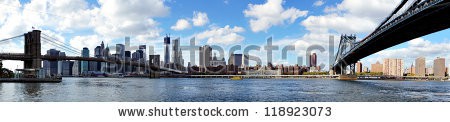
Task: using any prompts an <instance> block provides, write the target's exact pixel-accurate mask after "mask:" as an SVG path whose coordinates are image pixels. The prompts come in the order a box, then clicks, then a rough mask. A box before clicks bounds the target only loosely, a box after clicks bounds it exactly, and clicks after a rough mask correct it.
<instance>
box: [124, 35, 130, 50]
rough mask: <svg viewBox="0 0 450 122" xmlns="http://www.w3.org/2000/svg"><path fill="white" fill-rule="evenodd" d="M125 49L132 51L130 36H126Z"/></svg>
mask: <svg viewBox="0 0 450 122" xmlns="http://www.w3.org/2000/svg"><path fill="white" fill-rule="evenodd" d="M124 50H125V51H130V37H129V36H127V37H125V49H124Z"/></svg>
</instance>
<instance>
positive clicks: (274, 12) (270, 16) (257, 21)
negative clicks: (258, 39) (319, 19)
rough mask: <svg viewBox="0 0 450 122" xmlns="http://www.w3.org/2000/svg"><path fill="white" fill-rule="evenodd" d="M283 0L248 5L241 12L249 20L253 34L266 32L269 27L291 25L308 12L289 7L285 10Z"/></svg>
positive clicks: (269, 0) (270, 0)
mask: <svg viewBox="0 0 450 122" xmlns="http://www.w3.org/2000/svg"><path fill="white" fill-rule="evenodd" d="M282 3H283V0H268V1H267V2H266V3H264V4H261V5H254V4H249V5H248V8H247V9H246V10H244V11H243V13H244V15H245V17H249V18H251V19H250V21H249V23H250V27H251V29H252V31H253V32H260V31H267V30H268V29H269V28H270V27H272V26H276V25H282V24H285V23H286V22H288V23H293V22H295V20H296V19H297V18H299V17H303V16H306V15H307V13H308V11H301V10H299V9H297V8H294V7H291V8H289V9H285V8H283V6H282Z"/></svg>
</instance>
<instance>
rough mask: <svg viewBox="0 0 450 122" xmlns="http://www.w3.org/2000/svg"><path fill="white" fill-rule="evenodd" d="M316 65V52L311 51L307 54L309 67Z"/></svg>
mask: <svg viewBox="0 0 450 122" xmlns="http://www.w3.org/2000/svg"><path fill="white" fill-rule="evenodd" d="M316 66H317V55H316V53H312V54H311V55H310V56H309V67H316Z"/></svg>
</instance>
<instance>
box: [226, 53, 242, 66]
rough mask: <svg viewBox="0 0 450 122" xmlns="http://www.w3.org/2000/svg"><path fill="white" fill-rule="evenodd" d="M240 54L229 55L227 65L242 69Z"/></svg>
mask: <svg viewBox="0 0 450 122" xmlns="http://www.w3.org/2000/svg"><path fill="white" fill-rule="evenodd" d="M242 58H243V56H242V54H231V55H230V58H228V65H233V66H237V67H242Z"/></svg>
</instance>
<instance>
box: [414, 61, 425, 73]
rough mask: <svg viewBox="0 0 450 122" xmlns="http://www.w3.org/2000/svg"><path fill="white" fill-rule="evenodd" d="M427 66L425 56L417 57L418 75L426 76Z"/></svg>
mask: <svg viewBox="0 0 450 122" xmlns="http://www.w3.org/2000/svg"><path fill="white" fill-rule="evenodd" d="M425 72H426V67H425V58H424V57H419V58H417V59H416V72H415V75H416V76H425Z"/></svg>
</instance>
